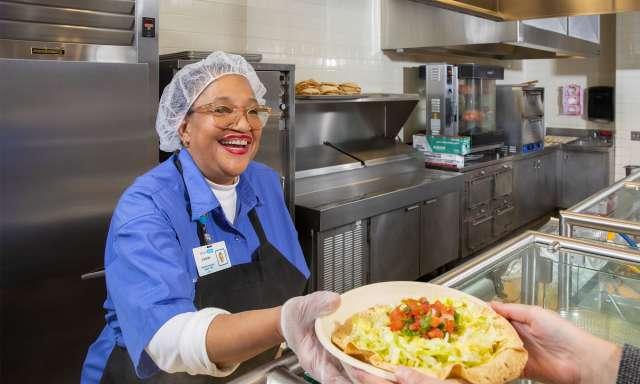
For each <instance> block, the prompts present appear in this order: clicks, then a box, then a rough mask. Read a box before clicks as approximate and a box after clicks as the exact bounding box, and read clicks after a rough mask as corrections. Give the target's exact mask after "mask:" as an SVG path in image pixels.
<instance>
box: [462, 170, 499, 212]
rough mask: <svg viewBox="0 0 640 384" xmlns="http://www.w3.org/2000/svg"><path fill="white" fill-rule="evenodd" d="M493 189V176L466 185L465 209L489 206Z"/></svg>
mask: <svg viewBox="0 0 640 384" xmlns="http://www.w3.org/2000/svg"><path fill="white" fill-rule="evenodd" d="M492 188H493V176H491V175H489V176H486V177H482V178H479V179H475V180H471V181H469V182H468V183H467V209H469V210H473V209H474V208H477V207H478V206H480V205H484V204H487V205H488V204H489V203H490V201H491V193H492Z"/></svg>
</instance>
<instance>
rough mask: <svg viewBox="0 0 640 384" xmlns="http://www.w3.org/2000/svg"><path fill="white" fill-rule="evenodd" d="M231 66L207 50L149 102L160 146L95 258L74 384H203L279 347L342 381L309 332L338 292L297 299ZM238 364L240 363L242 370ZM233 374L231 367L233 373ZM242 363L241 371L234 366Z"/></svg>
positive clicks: (243, 90) (237, 74)
mask: <svg viewBox="0 0 640 384" xmlns="http://www.w3.org/2000/svg"><path fill="white" fill-rule="evenodd" d="M265 91H266V90H265V88H264V86H263V85H262V83H261V82H260V80H259V79H258V77H257V76H256V73H255V71H254V70H253V68H252V67H251V65H249V64H248V63H247V62H246V61H245V60H244V59H243V58H242V57H240V56H236V55H229V54H225V53H223V52H214V53H212V54H211V55H210V56H209V57H207V58H206V59H205V60H203V61H200V62H198V63H194V64H191V65H188V66H186V67H184V68H183V69H182V70H180V71H179V72H178V73H176V74H175V76H174V78H173V80H172V82H171V83H170V84H169V85H168V86H167V87H166V88H165V90H164V92H163V94H162V97H161V99H160V105H159V108H158V117H157V120H156V130H157V131H158V135H159V137H160V149H162V150H163V151H168V152H174V151H175V153H174V155H173V156H171V157H170V159H169V160H167V161H165V162H163V163H161V164H160V165H158V166H157V167H156V168H154V169H152V170H151V171H149V172H148V173H147V174H145V175H143V176H141V177H139V178H138V179H137V180H136V181H135V183H134V184H133V185H132V186H130V187H129V188H128V189H127V190H126V191H125V193H124V194H123V196H122V197H121V199H120V201H119V202H118V206H117V207H116V210H115V211H114V213H113V218H112V220H111V226H110V228H109V234H108V237H107V245H106V251H105V273H106V283H107V299H106V301H105V304H104V308H105V309H106V312H107V315H106V319H107V325H106V326H105V328H104V330H103V331H102V333H101V334H100V336H99V337H98V339H97V340H96V341H95V342H94V343H93V344H92V345H91V347H90V348H89V352H88V354H87V358H86V360H85V363H84V366H83V371H82V379H81V380H82V382H83V383H139V382H142V381H141V380H144V382H145V383H169V382H170V383H212V382H215V381H213V379H212V376H213V377H225V378H226V379H227V380H228V376H229V375H232V374H237V373H239V372H241V371H243V370H247V369H249V368H251V367H253V366H255V365H256V364H260V363H262V362H264V361H265V360H268V359H272V358H273V356H274V354H275V351H274V348H275V347H276V346H278V345H279V344H280V343H281V342H282V341H286V342H287V344H288V345H289V347H290V348H291V349H293V350H294V351H300V350H304V351H305V352H307V354H305V355H303V356H299V359H300V363H301V366H302V367H303V368H305V369H306V370H307V371H309V372H310V373H311V374H313V375H314V376H315V377H316V378H317V379H319V380H320V381H323V382H335V383H340V382H344V379H342V376H341V372H340V370H339V369H338V368H337V367H336V366H335V365H334V364H333V363H332V362H331V361H330V360H329V358H327V355H326V353H324V352H323V349H322V346H321V345H320V344H319V342H318V341H317V339H316V338H315V336H314V333H313V321H314V320H315V318H316V317H318V316H320V315H322V314H325V313H328V312H330V311H331V310H332V309H334V308H335V307H336V306H337V305H338V303H339V299H338V295H337V294H332V293H329V292H316V293H314V294H312V295H308V296H301V297H294V296H298V295H301V294H302V293H303V291H304V289H305V286H306V282H307V279H308V277H309V269H308V267H307V265H306V262H305V258H304V256H303V254H302V250H301V249H300V245H299V243H298V240H297V233H296V231H295V228H294V226H293V223H292V221H291V217H290V216H289V211H288V210H287V207H286V205H285V203H284V199H283V193H282V189H281V187H280V182H279V177H278V175H277V174H276V172H275V171H273V170H272V169H270V168H268V167H267V166H265V165H263V164H260V163H257V162H255V161H253V158H254V157H255V155H256V153H257V152H258V149H259V146H260V138H261V136H262V128H263V127H264V124H265V123H266V121H267V119H268V117H269V113H270V110H269V108H267V107H265V106H264V105H263V103H264V101H263V99H262V97H263V96H264V94H265ZM240 363H242V365H240ZM239 366H240V367H239ZM238 367H239V368H238Z"/></svg>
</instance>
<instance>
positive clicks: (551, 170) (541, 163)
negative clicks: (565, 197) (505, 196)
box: [513, 152, 557, 227]
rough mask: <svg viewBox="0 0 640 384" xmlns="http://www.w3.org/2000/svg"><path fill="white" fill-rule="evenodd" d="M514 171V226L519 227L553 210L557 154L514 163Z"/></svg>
mask: <svg viewBox="0 0 640 384" xmlns="http://www.w3.org/2000/svg"><path fill="white" fill-rule="evenodd" d="M513 169H514V185H513V189H514V190H513V196H514V200H515V202H516V203H515V220H514V225H515V226H516V227H519V226H522V225H524V224H526V223H528V222H530V221H532V220H535V219H537V218H539V217H541V216H543V215H545V214H546V213H548V212H550V211H552V210H553V209H554V208H555V206H556V176H557V153H556V152H552V153H549V154H546V155H541V156H536V157H534V158H527V159H523V160H519V161H516V162H515V163H514V165H513Z"/></svg>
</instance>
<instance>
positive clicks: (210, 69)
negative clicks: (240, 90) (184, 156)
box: [156, 51, 267, 152]
mask: <svg viewBox="0 0 640 384" xmlns="http://www.w3.org/2000/svg"><path fill="white" fill-rule="evenodd" d="M229 74H236V75H241V76H244V77H245V78H246V79H247V80H248V81H249V85H250V86H251V89H253V93H254V95H255V97H256V100H258V103H260V104H264V99H263V96H264V94H265V93H266V92H267V89H266V88H265V87H264V85H262V83H261V82H260V79H258V75H256V71H255V70H254V69H253V67H252V66H251V65H250V64H249V63H247V61H246V60H245V59H244V58H243V57H242V56H238V55H232V54H229V53H225V52H221V51H216V52H213V53H212V54H210V55H209V56H207V58H206V59H204V60H201V61H199V62H197V63H193V64H189V65H187V66H185V67H184V68H182V69H181V70H179V71H178V72H177V73H176V74H175V75H174V76H173V79H172V80H171V82H170V83H169V85H167V86H166V87H165V89H164V91H163V92H162V97H161V98H160V105H159V107H158V116H157V118H156V131H157V132H158V136H160V149H161V150H163V151H165V152H173V151H175V150H177V149H180V147H181V144H180V137H179V136H178V127H180V124H181V123H182V120H184V117H185V115H186V114H187V111H188V110H189V108H191V105H192V104H193V102H194V101H195V100H196V99H197V98H198V96H200V93H202V91H203V90H204V89H205V88H206V87H207V86H208V85H209V84H211V83H212V82H213V81H215V80H216V79H218V78H219V77H221V76H224V75H229Z"/></svg>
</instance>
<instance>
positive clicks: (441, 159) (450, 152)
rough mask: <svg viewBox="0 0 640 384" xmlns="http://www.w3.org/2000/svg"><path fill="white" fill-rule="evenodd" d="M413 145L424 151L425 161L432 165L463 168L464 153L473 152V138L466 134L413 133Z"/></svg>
mask: <svg viewBox="0 0 640 384" xmlns="http://www.w3.org/2000/svg"><path fill="white" fill-rule="evenodd" d="M413 147H414V148H415V149H417V150H419V151H422V152H423V153H424V157H425V163H426V164H427V165H430V166H435V167H442V168H452V169H461V168H463V167H464V155H466V154H469V153H470V152H471V138H470V137H465V136H457V137H448V136H426V135H425V134H423V133H419V134H415V135H413Z"/></svg>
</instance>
